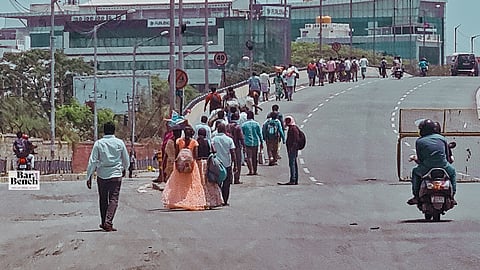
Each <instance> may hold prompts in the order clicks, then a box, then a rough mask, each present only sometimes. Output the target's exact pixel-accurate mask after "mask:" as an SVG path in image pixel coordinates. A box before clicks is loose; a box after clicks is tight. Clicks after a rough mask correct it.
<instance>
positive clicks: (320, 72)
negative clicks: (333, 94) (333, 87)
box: [317, 58, 327, 86]
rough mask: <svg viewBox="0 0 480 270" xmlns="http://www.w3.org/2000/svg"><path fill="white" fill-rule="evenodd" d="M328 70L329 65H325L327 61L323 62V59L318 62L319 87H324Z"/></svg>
mask: <svg viewBox="0 0 480 270" xmlns="http://www.w3.org/2000/svg"><path fill="white" fill-rule="evenodd" d="M326 70H327V65H326V64H325V60H323V58H322V59H320V60H318V63H317V73H318V85H319V86H324V82H325V73H326Z"/></svg>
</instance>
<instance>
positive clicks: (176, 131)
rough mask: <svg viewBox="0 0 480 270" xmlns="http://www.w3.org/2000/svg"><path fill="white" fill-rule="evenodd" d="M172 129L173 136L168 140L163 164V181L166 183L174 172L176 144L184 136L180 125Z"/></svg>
mask: <svg viewBox="0 0 480 270" xmlns="http://www.w3.org/2000/svg"><path fill="white" fill-rule="evenodd" d="M170 129H171V131H172V136H169V137H168V138H167V142H166V144H165V151H164V154H163V164H162V171H163V181H164V182H165V183H166V182H167V181H168V179H169V178H170V176H171V174H172V172H173V168H174V164H175V158H176V157H177V152H176V142H177V140H178V139H179V138H180V137H181V136H182V130H183V128H182V126H180V125H175V126H173V127H171V128H170Z"/></svg>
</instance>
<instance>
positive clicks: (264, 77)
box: [259, 71, 270, 101]
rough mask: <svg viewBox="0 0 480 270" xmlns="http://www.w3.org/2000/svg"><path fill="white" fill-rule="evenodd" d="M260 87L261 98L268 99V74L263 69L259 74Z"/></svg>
mask: <svg viewBox="0 0 480 270" xmlns="http://www.w3.org/2000/svg"><path fill="white" fill-rule="evenodd" d="M259 78H260V89H261V90H262V100H263V101H267V100H268V92H269V91H270V76H268V74H267V72H265V71H263V72H262V73H261V74H260V76H259Z"/></svg>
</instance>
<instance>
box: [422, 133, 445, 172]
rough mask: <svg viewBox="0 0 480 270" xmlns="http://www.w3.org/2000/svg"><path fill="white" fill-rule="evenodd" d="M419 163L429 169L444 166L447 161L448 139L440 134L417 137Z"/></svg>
mask: <svg viewBox="0 0 480 270" xmlns="http://www.w3.org/2000/svg"><path fill="white" fill-rule="evenodd" d="M415 149H416V152H417V157H418V160H419V161H420V163H419V165H422V166H424V167H426V168H428V169H431V168H437V167H440V168H443V167H445V166H446V165H447V164H448V161H447V140H446V139H445V137H443V136H442V135H440V134H430V135H427V136H423V137H420V138H418V139H417V141H416V142H415Z"/></svg>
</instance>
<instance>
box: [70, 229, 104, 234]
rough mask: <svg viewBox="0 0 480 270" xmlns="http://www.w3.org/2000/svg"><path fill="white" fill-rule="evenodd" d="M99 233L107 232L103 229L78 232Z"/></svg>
mask: <svg viewBox="0 0 480 270" xmlns="http://www.w3.org/2000/svg"><path fill="white" fill-rule="evenodd" d="M92 232H94V233H98V232H105V231H104V230H102V229H94V230H84V231H77V233H92Z"/></svg>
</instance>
